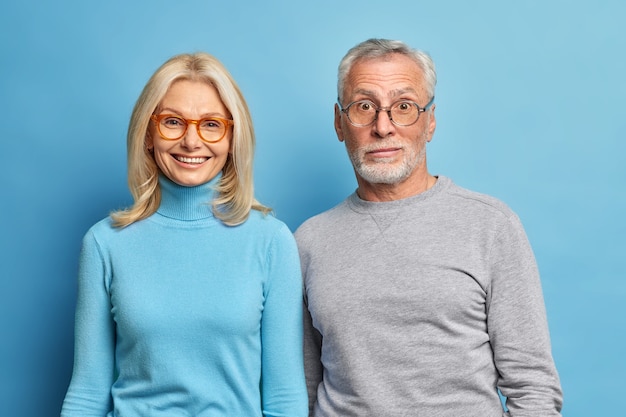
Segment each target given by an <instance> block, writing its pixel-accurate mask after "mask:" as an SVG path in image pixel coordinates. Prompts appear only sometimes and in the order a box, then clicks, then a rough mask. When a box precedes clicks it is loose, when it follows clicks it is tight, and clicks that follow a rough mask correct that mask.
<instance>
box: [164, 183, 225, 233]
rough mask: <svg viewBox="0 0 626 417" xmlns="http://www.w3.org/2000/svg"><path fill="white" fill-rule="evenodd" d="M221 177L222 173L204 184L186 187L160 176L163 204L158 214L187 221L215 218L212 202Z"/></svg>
mask: <svg viewBox="0 0 626 417" xmlns="http://www.w3.org/2000/svg"><path fill="white" fill-rule="evenodd" d="M221 176H222V174H221V173H220V174H218V175H216V176H215V177H214V178H213V179H211V180H210V181H208V182H206V183H204V184H200V185H196V186H192V187H186V186H183V185H179V184H176V183H175V182H173V181H172V180H170V179H169V178H167V177H166V176H165V175H163V174H160V175H159V186H160V187H161V203H160V205H159V208H158V210H157V213H158V214H160V215H162V216H164V217H168V218H172V219H177V220H185V221H190V220H202V219H207V218H210V217H214V215H213V206H212V201H213V199H214V197H215V194H216V192H215V187H216V186H217V185H218V183H219V180H220V178H221Z"/></svg>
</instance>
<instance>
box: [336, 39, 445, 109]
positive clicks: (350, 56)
mask: <svg viewBox="0 0 626 417" xmlns="http://www.w3.org/2000/svg"><path fill="white" fill-rule="evenodd" d="M390 54H401V55H404V56H406V57H408V58H410V59H412V60H413V61H415V63H416V64H417V65H418V66H419V67H420V68H421V69H422V72H423V73H424V82H425V84H426V85H425V87H426V92H427V93H428V95H429V96H430V97H433V96H434V95H435V85H436V84H437V73H436V72H435V63H434V62H433V60H432V58H431V57H430V55H428V54H427V53H426V52H424V51H420V50H418V49H413V48H411V47H410V46H408V45H407V44H405V43H404V42H402V41H395V40H389V39H374V38H372V39H368V40H366V41H363V42H361V43H359V44H358V45H356V46H354V47H352V49H350V50H349V51H348V53H347V54H346V55H345V56H344V57H343V59H342V60H341V62H340V63H339V71H338V76H337V96H338V97H339V98H340V99H341V98H342V95H343V88H344V85H345V82H346V78H347V77H348V74H349V73H350V70H351V69H352V66H353V65H354V64H355V63H356V62H357V61H359V60H361V59H371V58H382V57H385V56H387V55H390Z"/></svg>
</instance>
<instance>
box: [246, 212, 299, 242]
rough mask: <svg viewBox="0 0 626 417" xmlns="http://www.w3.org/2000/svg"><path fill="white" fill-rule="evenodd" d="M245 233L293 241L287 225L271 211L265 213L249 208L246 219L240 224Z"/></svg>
mask: <svg viewBox="0 0 626 417" xmlns="http://www.w3.org/2000/svg"><path fill="white" fill-rule="evenodd" d="M238 227H241V229H242V231H244V232H245V233H246V234H253V235H255V236H257V237H259V236H265V237H266V238H269V239H271V240H278V241H284V240H287V241H293V234H292V232H291V230H290V229H289V227H288V226H287V225H286V224H285V223H284V222H283V221H282V220H280V219H278V218H277V217H276V216H274V215H273V214H271V213H268V214H265V213H262V212H260V211H258V210H251V211H250V215H249V216H248V219H247V220H246V221H245V222H244V223H243V224H241V225H240V226H238Z"/></svg>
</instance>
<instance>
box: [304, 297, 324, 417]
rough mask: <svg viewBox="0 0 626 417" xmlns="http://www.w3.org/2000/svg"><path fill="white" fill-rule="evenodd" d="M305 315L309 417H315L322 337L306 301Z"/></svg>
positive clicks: (320, 375) (305, 361)
mask: <svg viewBox="0 0 626 417" xmlns="http://www.w3.org/2000/svg"><path fill="white" fill-rule="evenodd" d="M303 314H304V320H303V323H304V373H305V376H306V387H307V392H308V395H309V415H310V416H312V415H313V409H314V407H315V401H316V400H317V388H318V386H319V384H320V382H322V376H323V367H322V360H321V359H322V335H320V333H319V332H318V331H317V329H315V327H314V326H313V320H312V318H311V313H310V312H309V309H308V306H307V303H306V299H305V300H304V302H303Z"/></svg>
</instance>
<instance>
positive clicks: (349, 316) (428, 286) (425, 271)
mask: <svg viewBox="0 0 626 417" xmlns="http://www.w3.org/2000/svg"><path fill="white" fill-rule="evenodd" d="M296 239H297V241H298V245H299V249H300V256H301V261H302V268H303V275H304V290H305V370H306V376H307V385H308V389H309V400H310V407H311V412H310V415H311V416H315V417H331V416H332V417H335V416H337V417H350V416H354V417H366V416H371V417H394V416H411V417H416V416H417V417H453V416H454V417H501V416H503V415H506V414H504V411H503V408H502V405H501V401H500V397H499V395H498V392H497V389H500V391H501V392H502V394H503V395H504V396H506V397H507V398H508V400H507V407H508V409H509V413H510V416H511V417H531V416H532V417H552V416H560V410H561V404H562V393H561V387H560V383H559V377H558V374H557V371H556V369H555V366H554V362H553V359H552V354H551V348H550V336H549V332H548V326H547V321H546V314H545V307H544V301H543V295H542V290H541V283H540V280H539V274H538V271H537V266H536V263H535V259H534V255H533V253H532V249H531V247H530V245H529V243H528V240H527V238H526V235H525V232H524V229H523V228H522V225H521V223H520V221H519V219H518V217H517V216H516V215H515V213H513V212H512V211H511V210H510V209H509V208H508V207H507V206H506V205H504V204H503V203H502V202H500V201H499V200H496V199H495V198H492V197H489V196H486V195H482V194H478V193H474V192H471V191H468V190H465V189H463V188H460V187H458V186H456V185H455V184H453V182H452V181H451V180H450V179H449V178H446V177H442V176H440V177H439V178H438V181H437V183H436V184H435V185H434V186H433V187H432V188H431V189H430V190H428V191H426V192H424V193H421V194H418V195H416V196H414V197H410V198H406V199H403V200H397V201H391V202H382V203H379V202H368V201H364V200H361V199H360V198H359V197H358V196H357V195H356V194H352V195H351V196H350V197H348V198H347V199H346V200H345V201H344V202H343V203H341V204H339V205H338V206H336V207H334V208H333V209H331V210H329V211H326V212H324V213H322V214H320V215H317V216H314V217H312V218H311V219H309V220H307V221H306V222H305V223H304V224H303V225H302V226H300V228H298V230H297V231H296Z"/></svg>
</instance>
